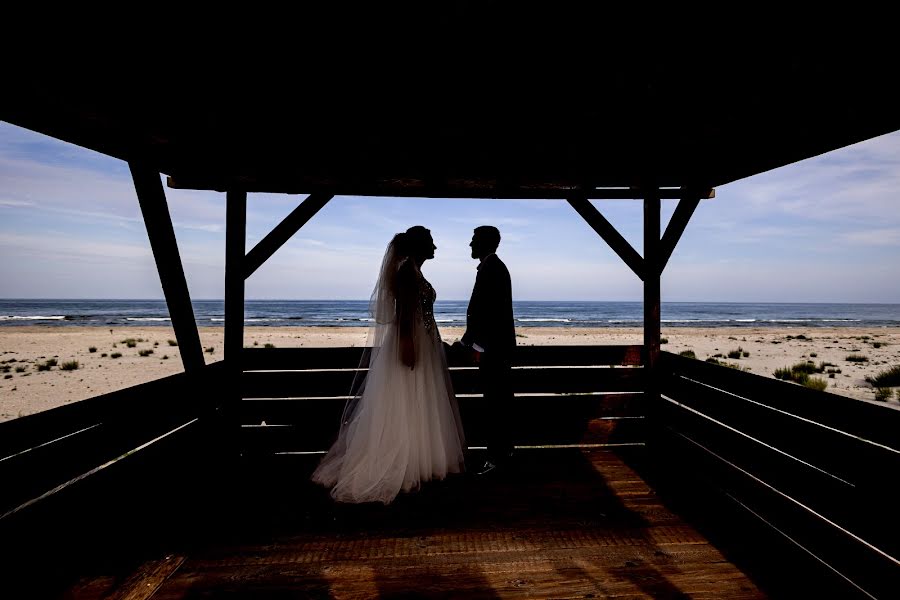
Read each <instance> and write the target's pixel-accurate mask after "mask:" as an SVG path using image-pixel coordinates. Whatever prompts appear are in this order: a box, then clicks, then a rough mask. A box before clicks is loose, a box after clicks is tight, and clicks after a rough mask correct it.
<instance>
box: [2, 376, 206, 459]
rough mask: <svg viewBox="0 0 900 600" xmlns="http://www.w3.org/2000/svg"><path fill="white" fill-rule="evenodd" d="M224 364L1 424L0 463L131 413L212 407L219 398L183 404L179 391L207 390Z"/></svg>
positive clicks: (194, 409)
mask: <svg viewBox="0 0 900 600" xmlns="http://www.w3.org/2000/svg"><path fill="white" fill-rule="evenodd" d="M221 373H222V363H221V362H218V363H213V364H211V365H208V366H206V367H204V368H203V369H200V370H199V371H196V372H194V373H192V374H187V373H178V374H176V375H170V376H169V377H164V378H161V379H157V380H155V381H149V382H147V383H142V384H138V385H136V386H132V387H129V388H124V389H121V390H117V391H115V392H110V393H108V394H103V395H101V396H95V397H94V398H88V399H86V400H81V401H79V402H76V403H73V404H67V405H63V406H59V407H56V408H53V409H50V410H47V411H43V412H40V413H36V414H33V415H27V416H24V417H20V418H18V419H13V420H11V421H6V422H3V423H0V463H2V462H3V459H7V457H10V456H12V455H16V454H18V453H21V452H23V451H27V450H29V449H30V448H34V447H37V446H40V445H42V444H52V443H54V440H63V439H64V438H65V436H67V435H69V434H72V433H75V432H78V431H80V430H82V429H85V428H89V427H92V426H95V425H98V424H100V423H102V422H104V421H107V420H109V419H115V418H120V417H122V416H123V415H128V414H151V413H153V412H154V411H168V410H176V409H177V410H188V411H198V412H199V411H202V410H208V409H210V406H209V403H214V402H216V401H218V400H220V399H219V398H217V397H216V396H215V394H209V393H205V394H203V396H202V398H203V399H204V400H205V401H206V402H204V403H203V406H200V405H198V406H193V405H191V406H188V407H184V406H181V405H183V404H184V402H183V401H182V400H181V399H180V397H179V396H178V395H177V392H178V391H179V390H182V391H183V390H185V389H189V388H191V387H192V386H201V387H205V388H207V389H208V387H209V386H210V385H212V384H213V383H215V382H216V381H218V380H219V379H220V378H221Z"/></svg>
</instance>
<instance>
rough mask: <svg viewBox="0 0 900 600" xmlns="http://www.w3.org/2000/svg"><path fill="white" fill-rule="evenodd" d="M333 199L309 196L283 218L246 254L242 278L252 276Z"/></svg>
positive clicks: (322, 196)
mask: <svg viewBox="0 0 900 600" xmlns="http://www.w3.org/2000/svg"><path fill="white" fill-rule="evenodd" d="M332 198H334V196H333V195H331V194H310V195H309V196H308V197H307V198H306V200H304V201H303V202H302V203H300V206H298V207H297V208H295V209H294V210H293V211H292V212H291V214H289V215H288V216H287V217H285V218H284V220H283V221H282V222H281V223H279V224H278V225H277V226H276V227H275V229H273V230H272V231H270V232H269V235H267V236H266V237H264V238H263V239H262V240H261V241H260V242H259V243H258V244H256V246H254V247H253V250H251V251H250V252H248V253H247V259H246V260H245V261H244V278H245V279H246V278H247V277H250V276H251V275H253V272H254V271H256V270H257V269H258V268H260V267H261V266H262V265H263V263H265V262H266V261H267V260H269V258H270V257H271V256H272V255H273V254H275V252H276V251H277V250H278V249H279V248H281V246H282V245H284V243H285V242H286V241H288V240H289V239H291V236H292V235H294V234H295V233H297V231H299V229H300V228H301V227H303V226H304V225H305V224H306V222H307V221H309V220H310V219H311V218H313V216H315V214H316V213H317V212H319V210H320V209H321V208H322V207H323V206H325V205H326V204H328V201H329V200H331V199H332Z"/></svg>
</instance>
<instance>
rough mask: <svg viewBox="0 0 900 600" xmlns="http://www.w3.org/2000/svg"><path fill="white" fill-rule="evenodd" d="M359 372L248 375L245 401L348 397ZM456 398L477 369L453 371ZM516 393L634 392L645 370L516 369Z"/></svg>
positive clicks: (471, 390) (469, 387) (474, 386)
mask: <svg viewBox="0 0 900 600" xmlns="http://www.w3.org/2000/svg"><path fill="white" fill-rule="evenodd" d="M356 375H357V371H355V370H341V371H278V372H264V371H248V372H246V373H244V374H243V379H242V381H241V392H242V395H243V397H244V398H307V397H322V396H325V397H327V396H346V395H348V394H349V393H350V390H351V387H352V384H353V380H354V377H356ZM450 376H451V379H452V381H453V389H454V391H455V392H456V393H457V394H477V393H480V391H481V384H480V380H479V373H478V369H475V368H470V369H452V370H451V371H450ZM512 380H513V381H512V386H513V391H515V392H518V393H567V392H568V393H578V392H634V391H640V390H641V389H642V385H643V373H642V369H635V368H628V367H623V368H616V367H612V368H609V367H598V368H591V367H574V368H557V369H554V368H547V369H541V368H521V369H520V368H515V369H513V371H512Z"/></svg>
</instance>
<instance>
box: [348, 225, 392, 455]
mask: <svg viewBox="0 0 900 600" xmlns="http://www.w3.org/2000/svg"><path fill="white" fill-rule="evenodd" d="M402 235H403V234H397V235H395V236H394V238H393V239H392V240H391V241H390V243H389V244H388V246H387V249H386V250H385V252H384V258H382V260H381V269H380V270H379V272H378V280H377V281H376V282H375V288H374V289H373V290H372V296H371V297H370V298H369V331H368V333H367V335H366V345H365V347H364V348H363V351H362V354H361V356H360V359H359V364H358V365H357V370H356V374H355V375H354V377H353V383H352V384H351V386H350V397H349V399H348V400H347V403H346V404H345V405H344V412H343V415H342V416H341V431H340V433H339V434H338V439H343V438H344V435H343V434H344V428H346V427H347V425H348V424H349V422H350V418H351V417H352V416H353V413H354V412H355V411H356V407H357V406H358V405H359V401H360V398H362V395H363V392H364V391H365V388H366V379H367V377H366V376H367V369H368V367H369V365H370V364H375V361H376V359H377V358H378V354H379V353H380V352H382V351H383V350H388V349H387V348H384V342H385V339H387V337H388V333H389V332H390V331H391V328H393V327H395V326H396V320H397V296H396V289H397V287H396V285H397V272H398V271H399V270H400V265H402V264H403V261H404V260H405V259H406V257H405V256H403V254H402V253H401V252H400V251H399V246H400V237H401V236H402Z"/></svg>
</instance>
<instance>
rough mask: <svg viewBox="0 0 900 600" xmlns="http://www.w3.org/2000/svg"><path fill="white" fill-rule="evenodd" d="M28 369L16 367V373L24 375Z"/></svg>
mask: <svg viewBox="0 0 900 600" xmlns="http://www.w3.org/2000/svg"><path fill="white" fill-rule="evenodd" d="M27 368H28V367H16V373H24V372H25V369H27Z"/></svg>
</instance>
